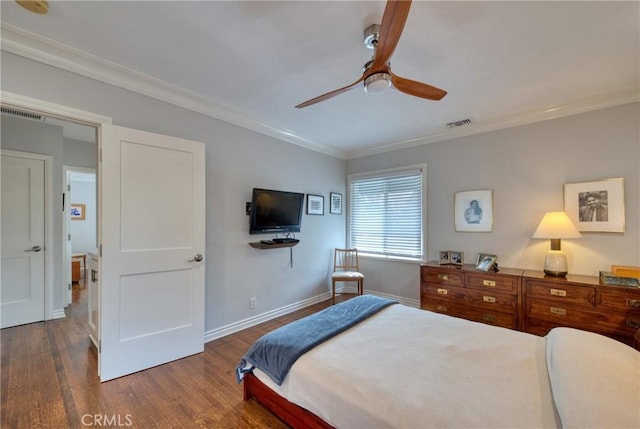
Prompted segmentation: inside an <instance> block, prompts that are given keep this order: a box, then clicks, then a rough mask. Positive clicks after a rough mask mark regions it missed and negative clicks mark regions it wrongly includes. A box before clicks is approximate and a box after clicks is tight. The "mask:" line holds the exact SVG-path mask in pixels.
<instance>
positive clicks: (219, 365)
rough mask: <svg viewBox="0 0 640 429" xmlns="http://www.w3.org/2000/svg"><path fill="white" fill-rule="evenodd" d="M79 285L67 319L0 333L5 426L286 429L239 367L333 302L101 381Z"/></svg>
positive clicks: (0, 408) (1, 422) (0, 421)
mask: <svg viewBox="0 0 640 429" xmlns="http://www.w3.org/2000/svg"><path fill="white" fill-rule="evenodd" d="M86 295H87V294H86V288H85V287H84V284H83V282H82V280H81V283H80V284H79V285H74V289H73V304H71V305H70V306H69V307H68V308H67V310H66V311H65V312H66V317H65V318H64V319H58V320H52V321H47V322H40V323H32V324H29V325H23V326H17V327H13V328H6V329H3V330H1V331H0V336H1V337H2V338H1V342H0V346H1V349H0V356H1V376H0V387H1V394H0V413H1V417H0V427H2V428H7V429H9V428H11V429H21V428H25V429H27V428H28V429H32V428H85V427H101V428H102V427H129V428H145V429H146V428H163V429H164V428H285V427H286V426H285V425H284V424H283V423H282V422H280V421H279V420H278V419H277V418H275V417H274V416H273V415H272V414H271V413H269V412H268V411H266V410H264V409H263V408H262V407H261V406H260V405H258V404H256V403H255V402H254V401H243V399H242V385H239V384H237V383H236V380H235V372H234V370H235V366H236V364H237V363H238V362H239V360H240V358H241V357H242V355H243V354H244V353H245V352H246V351H247V349H248V348H249V346H250V345H251V344H252V343H253V342H254V341H255V340H256V339H258V338H259V337H260V336H261V335H263V334H265V333H266V332H269V331H271V330H273V329H275V328H277V327H279V326H281V325H283V324H285V323H288V322H291V321H293V320H296V319H299V318H300V317H303V316H306V315H309V314H312V313H314V312H316V311H318V310H321V309H323V308H326V307H328V306H329V305H330V300H328V301H326V302H323V303H320V304H316V305H314V306H311V307H307V308H305V309H302V310H299V311H296V312H294V313H291V314H289V315H286V316H282V317H279V318H278V319H275V320H272V321H269V322H266V323H263V324H261V325H259V326H256V327H253V328H250V329H246V330H244V331H242V332H238V333H235V334H232V335H229V336H227V337H224V338H221V339H219V340H216V341H212V342H209V343H207V344H205V351H204V353H200V354H198V355H195V356H191V357H187V358H184V359H180V360H178V361H175V362H171V363H168V364H165V365H161V366H158V367H155V368H151V369H148V370H146V371H141V372H139V373H136V374H132V375H129V376H126V377H122V378H119V379H116V380H112V381H108V382H106V383H100V381H99V379H98V376H97V356H96V351H95V349H94V348H93V347H92V344H91V340H90V339H89V337H88V334H87V325H86V323H87V322H86V320H87V301H86V300H87V297H86ZM123 359H126V357H123Z"/></svg>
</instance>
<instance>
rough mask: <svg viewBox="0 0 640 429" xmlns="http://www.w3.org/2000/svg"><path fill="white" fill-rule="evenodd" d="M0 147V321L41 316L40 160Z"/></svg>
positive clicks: (42, 177)
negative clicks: (0, 210) (0, 224)
mask: <svg viewBox="0 0 640 429" xmlns="http://www.w3.org/2000/svg"><path fill="white" fill-rule="evenodd" d="M8 153H9V152H7V151H3V152H2V179H1V180H2V186H1V188H2V190H1V192H2V216H1V217H2V222H1V223H2V266H1V267H0V269H1V270H2V278H1V281H2V282H1V284H2V286H1V288H0V290H1V292H0V302H1V308H0V314H1V315H2V316H1V322H0V323H1V327H2V328H7V327H9V326H16V325H22V324H25V323H32V322H39V321H41V320H44V316H45V311H44V306H45V300H44V272H45V271H44V258H45V230H44V225H45V213H44V209H45V202H44V198H45V193H44V190H45V161H44V160H43V159H33V158H27V157H23V156H22V155H20V156H18V155H8Z"/></svg>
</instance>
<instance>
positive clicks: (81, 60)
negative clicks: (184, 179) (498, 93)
mask: <svg viewBox="0 0 640 429" xmlns="http://www.w3.org/2000/svg"><path fill="white" fill-rule="evenodd" d="M0 29H1V30H2V45H1V48H2V50H3V51H5V52H9V53H11V54H15V55H18V56H21V57H24V58H28V59H30V60H34V61H37V62H40V63H43V64H47V65H50V66H53V67H57V68H59V69H62V70H66V71H69V72H72V73H76V74H79V75H82V76H85V77H88V78H91V79H95V80H98V81H101V82H105V83H108V84H110V85H114V86H117V87H120V88H124V89H126V90H129V91H132V92H135V93H138V94H141V95H145V96H147V97H151V98H154V99H156V100H160V101H163V102H166V103H170V104H173V105H175V106H178V107H181V108H183V109H187V110H190V111H192V112H196V113H200V114H202V115H206V116H209V117H211V118H215V119H218V120H221V121H224V122H228V123H230V124H233V125H237V126H239V127H241V128H246V129H249V130H252V131H255V132H257V133H260V134H263V135H266V136H269V137H273V138H276V139H278V140H282V141H285V142H288V143H292V144H295V145H298V146H301V147H304V148H307V149H310V150H313V151H316V152H320V153H324V154H325V155H329V156H332V157H335V158H340V159H345V156H346V154H345V152H344V151H341V150H339V149H337V148H335V147H332V146H328V145H324V144H321V143H319V142H317V141H314V140H312V139H309V138H307V137H305V136H302V135H300V134H299V133H296V132H294V131H292V130H288V129H286V128H284V127H277V126H274V125H272V124H268V123H266V122H263V121H260V120H257V119H255V118H250V117H249V115H247V114H244V113H242V112H237V111H233V109H231V108H229V107H227V106H224V105H222V104H221V103H214V102H211V101H210V100H208V99H205V98H204V97H201V96H199V95H197V94H195V93H193V92H190V91H187V90H185V89H182V88H180V87H178V86H175V85H171V84H169V83H167V82H164V81H161V80H160V79H156V78H154V77H151V76H149V75H146V74H144V73H140V72H138V71H135V70H131V69H128V68H126V67H123V66H121V65H119V64H116V63H114V62H111V61H108V60H105V59H103V58H100V57H98V56H96V55H93V54H89V53H87V52H84V51H81V50H79V49H75V48H72V47H70V46H67V45H64V44H62V43H58V42H55V41H53V40H51V39H48V38H46V37H42V36H40V35H38V34H35V33H32V32H29V31H26V30H24V29H21V28H19V27H16V26H13V25H10V24H7V23H4V22H2V23H0Z"/></svg>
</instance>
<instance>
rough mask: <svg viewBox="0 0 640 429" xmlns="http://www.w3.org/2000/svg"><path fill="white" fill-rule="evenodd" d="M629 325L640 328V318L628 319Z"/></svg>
mask: <svg viewBox="0 0 640 429" xmlns="http://www.w3.org/2000/svg"><path fill="white" fill-rule="evenodd" d="M627 326H628V327H630V328H633V329H638V328H640V320H627Z"/></svg>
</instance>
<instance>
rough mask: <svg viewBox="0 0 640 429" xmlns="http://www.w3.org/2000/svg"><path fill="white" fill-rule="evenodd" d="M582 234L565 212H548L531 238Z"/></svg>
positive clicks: (569, 236) (578, 236)
mask: <svg viewBox="0 0 640 429" xmlns="http://www.w3.org/2000/svg"><path fill="white" fill-rule="evenodd" d="M580 237H582V235H581V234H580V232H579V231H578V229H577V228H576V227H575V225H574V224H573V222H571V219H569V216H567V214H566V213H565V212H548V213H545V215H544V217H543V218H542V220H541V221H540V223H539V224H538V228H536V232H534V233H533V238H561V239H562V238H580Z"/></svg>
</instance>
